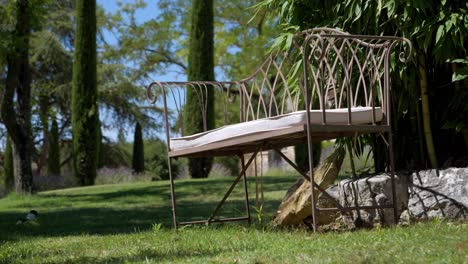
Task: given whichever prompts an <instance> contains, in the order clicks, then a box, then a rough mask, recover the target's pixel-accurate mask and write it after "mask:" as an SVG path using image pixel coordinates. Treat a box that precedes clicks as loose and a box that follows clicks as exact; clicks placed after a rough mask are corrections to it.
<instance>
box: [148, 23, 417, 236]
mask: <svg viewBox="0 0 468 264" xmlns="http://www.w3.org/2000/svg"><path fill="white" fill-rule="evenodd" d="M396 49H399V51H398V52H395V50H396ZM411 53H412V48H411V43H410V41H409V40H407V39H405V38H400V37H393V36H363V35H351V34H348V33H344V32H341V31H339V30H335V29H328V28H317V29H311V30H306V31H303V32H300V33H298V34H296V35H294V37H293V38H292V41H291V43H290V48H289V50H288V52H284V53H283V52H273V53H272V54H271V55H270V56H269V57H268V58H267V59H266V60H265V62H264V63H263V64H262V65H261V66H260V68H259V69H258V70H257V71H256V72H255V73H254V74H252V75H251V76H250V77H248V78H245V79H243V80H240V81H235V82H217V81H209V82H208V81H199V82H198V81H196V82H193V81H192V82H153V83H151V84H150V85H149V86H148V89H147V96H148V98H149V100H150V101H151V102H152V103H155V102H156V101H158V100H161V101H162V104H163V105H164V125H165V131H166V140H167V150H168V162H169V175H170V188H171V203H172V217H173V224H174V227H176V228H177V226H179V225H185V224H210V223H214V222H227V221H247V222H249V223H250V220H251V216H250V205H249V196H248V195H249V194H248V191H247V179H246V170H247V168H248V167H249V166H250V164H251V163H252V162H253V160H254V158H255V156H256V154H257V153H259V152H260V151H263V150H274V151H276V152H277V153H278V154H279V155H280V156H281V157H282V158H283V159H284V160H285V161H286V162H287V163H289V164H290V165H291V166H292V167H293V168H294V169H295V170H297V171H298V172H299V173H300V174H301V175H302V176H303V177H304V178H305V179H307V180H308V181H310V182H312V184H311V192H312V195H311V204H312V225H313V229H314V231H316V230H317V219H316V216H317V212H318V211H340V212H342V213H346V212H349V211H353V210H366V209H393V217H394V221H397V216H398V212H397V206H396V204H397V197H396V194H395V172H394V159H393V146H392V144H393V143H392V130H391V107H390V106H391V98H390V78H389V75H390V63H398V62H406V61H407V60H408V59H409V58H410V56H411ZM185 89H194V91H195V94H196V95H197V98H198V102H199V110H200V114H201V116H202V118H203V127H204V133H201V134H197V135H186V134H184V131H185V129H184V124H183V120H184V118H183V115H184V114H186V113H185V111H184V110H185V109H184V105H185ZM209 89H214V91H215V96H216V100H217V101H221V100H222V102H223V103H224V104H223V106H224V108H223V109H224V124H223V125H224V126H222V125H219V126H218V128H216V129H212V130H208V128H207V108H208V102H207V100H206V98H207V96H208V90H209ZM159 95H160V96H159ZM229 105H236V108H237V109H238V111H236V113H237V114H238V116H237V114H236V113H233V111H232V107H231V108H229ZM169 106H171V108H172V109H170V107H169ZM174 112H175V114H176V116H177V120H178V122H179V131H178V132H173V131H171V122H170V121H171V120H170V118H169V116H170V115H171V114H172V113H174ZM359 112H361V114H359ZM291 117H293V118H295V119H294V120H296V119H297V118H299V119H298V120H300V121H297V120H296V121H294V122H293V123H288V122H292V121H291ZM235 119H237V120H235ZM275 122H276V123H275ZM257 123H260V125H257V127H255V125H256V124H257ZM265 127H270V128H269V129H265ZM369 133H374V134H378V135H380V136H381V138H382V139H383V140H384V142H385V144H386V146H387V151H388V159H389V160H388V161H389V167H388V170H389V174H390V177H391V186H392V204H391V205H375V206H354V207H343V206H342V205H340V203H339V202H338V201H336V200H335V199H333V198H332V197H331V196H330V195H329V194H328V193H327V192H326V191H325V190H324V189H323V188H321V187H320V186H319V185H318V184H317V183H316V182H315V181H314V175H313V170H310V173H306V172H304V171H301V170H300V169H299V167H298V166H297V165H296V164H295V163H294V162H293V161H291V160H290V159H289V158H288V157H286V156H285V155H284V154H283V153H282V152H281V151H280V148H283V147H286V146H293V145H298V144H307V146H308V154H309V155H308V162H309V168H312V167H313V164H312V160H313V156H312V155H313V154H312V153H313V152H312V148H313V143H314V142H320V141H322V140H328V139H334V138H338V137H347V136H356V135H360V134H369ZM248 153H253V155H251V157H250V158H249V159H248V160H247V161H245V160H244V155H245V154H248ZM215 156H238V157H239V158H240V161H241V171H240V173H239V174H238V175H237V177H236V178H235V179H234V181H233V183H232V185H231V186H230V188H229V189H228V191H227V192H226V194H225V195H224V197H223V198H222V199H221V201H220V202H219V204H218V205H217V206H216V208H215V209H214V211H213V213H212V214H211V215H210V216H209V217H208V218H207V220H202V221H190V222H178V221H177V214H176V194H175V191H174V175H173V172H172V171H171V167H172V159H174V158H178V157H215ZM241 179H243V182H244V192H245V207H246V216H245V217H237V218H222V219H219V218H216V216H217V213H218V212H219V210H220V209H221V207H222V205H223V204H224V202H225V201H226V199H227V198H228V197H229V195H230V194H231V192H232V191H233V189H234V187H235V186H236V185H237V183H238V182H239V181H240V180H241ZM316 191H319V192H321V193H323V194H324V195H325V196H326V197H328V198H329V199H331V201H333V203H334V204H335V205H336V207H334V208H317V206H316V203H315V202H316V201H315V200H314V199H315V198H314V197H315V195H314V194H315V192H316Z"/></svg>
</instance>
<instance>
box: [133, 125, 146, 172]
mask: <svg viewBox="0 0 468 264" xmlns="http://www.w3.org/2000/svg"><path fill="white" fill-rule="evenodd" d="M132 169H133V172H134V173H141V172H143V171H144V170H145V156H144V149H143V137H142V135H141V126H140V123H138V122H137V123H136V126H135V137H134V141H133V158H132Z"/></svg>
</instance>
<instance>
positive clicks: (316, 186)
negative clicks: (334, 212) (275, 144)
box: [273, 149, 344, 212]
mask: <svg viewBox="0 0 468 264" xmlns="http://www.w3.org/2000/svg"><path fill="white" fill-rule="evenodd" d="M273 150H274V151H276V153H278V154H279V155H280V156H281V158H283V159H284V160H285V161H286V162H287V163H288V164H289V165H291V167H293V168H294V169H295V170H296V171H297V172H298V173H299V174H301V176H302V177H304V179H306V180H307V181H309V182H310V178H309V176H307V174H306V173H304V172H303V171H302V170H301V169H300V168H299V167H298V166H297V165H296V164H295V163H294V162H293V161H292V160H290V159H289V158H288V157H286V155H284V154H283V152H281V151H280V150H279V149H273ZM314 187H315V188H317V189H318V190H319V191H320V192H321V193H323V195H325V197H327V198H328V199H329V200H330V201H331V202H332V203H334V204H335V205H336V207H338V208H340V209H343V206H341V204H340V203H339V202H337V201H336V200H335V198H333V197H332V196H331V195H330V194H329V193H327V191H326V190H324V189H323V188H322V187H320V185H318V184H317V183H315V182H314ZM343 212H344V211H343Z"/></svg>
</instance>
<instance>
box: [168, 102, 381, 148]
mask: <svg viewBox="0 0 468 264" xmlns="http://www.w3.org/2000/svg"><path fill="white" fill-rule="evenodd" d="M310 113H311V123H312V124H315V125H319V124H321V123H322V110H311V111H310ZM382 117H383V114H382V109H381V108H380V107H375V122H380V121H381V120H382ZM326 121H327V125H346V124H348V109H347V108H341V109H327V110H326ZM351 122H352V124H353V125H362V124H369V123H372V107H355V108H351ZM305 123H306V111H305V110H303V111H297V112H292V113H288V114H285V115H279V116H274V117H270V118H263V119H257V120H253V121H248V122H243V123H238V124H233V125H227V126H223V127H220V128H216V129H213V130H209V131H206V132H202V133H198V134H194V135H191V136H185V137H178V138H171V141H170V147H171V151H173V150H180V149H185V148H193V147H197V146H202V145H206V144H210V143H214V142H220V141H223V140H227V139H232V138H236V137H242V136H246V135H252V134H255V133H263V132H268V131H273V130H278V129H285V128H289V127H293V126H297V125H303V124H305Z"/></svg>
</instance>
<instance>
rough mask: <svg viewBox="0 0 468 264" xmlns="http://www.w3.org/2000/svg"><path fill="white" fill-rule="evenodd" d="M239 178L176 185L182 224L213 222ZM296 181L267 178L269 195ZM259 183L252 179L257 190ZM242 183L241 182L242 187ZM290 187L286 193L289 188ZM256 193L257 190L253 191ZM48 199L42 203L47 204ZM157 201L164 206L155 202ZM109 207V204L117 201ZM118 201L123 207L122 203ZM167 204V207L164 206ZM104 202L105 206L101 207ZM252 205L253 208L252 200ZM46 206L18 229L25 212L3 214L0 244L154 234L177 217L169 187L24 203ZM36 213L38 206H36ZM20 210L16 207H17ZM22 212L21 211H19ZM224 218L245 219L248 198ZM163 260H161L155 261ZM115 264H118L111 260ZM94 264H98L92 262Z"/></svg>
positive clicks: (230, 206) (237, 199)
mask: <svg viewBox="0 0 468 264" xmlns="http://www.w3.org/2000/svg"><path fill="white" fill-rule="evenodd" d="M233 180H234V179H233V178H226V179H216V180H203V181H176V186H177V188H178V189H179V192H178V198H180V200H179V202H178V204H177V213H178V221H188V220H200V219H207V218H208V217H209V216H210V214H211V213H212V211H213V209H214V208H215V207H216V205H217V204H218V202H219V200H221V198H222V196H223V195H224V193H225V191H226V190H227V189H228V188H229V186H230V184H231V183H232V181H233ZM294 180H295V179H294V178H291V177H275V178H272V177H267V178H264V183H265V188H264V190H265V192H269V191H274V190H284V191H286V189H287V187H289V184H290V183H291V182H293V181H294ZM254 181H255V179H254V178H250V179H249V185H253V183H254ZM240 186H242V183H239V186H238V187H240ZM285 186H286V188H285ZM250 189H252V186H250ZM200 194H201V195H203V194H206V195H212V196H213V197H216V198H212V197H211V198H208V199H207V200H204V201H200V200H193V199H191V197H193V196H194V195H200ZM126 197H137V198H138V199H139V200H138V199H137V200H133V201H130V202H129V201H128V199H127V198H126ZM41 199H42V200H41ZM156 199H158V200H159V202H152V201H155V200H156ZM113 200H114V203H110V204H109V205H108V206H106V204H105V202H106V201H113ZM116 201H117V202H116ZM161 201H163V202H161ZM74 203H76V204H78V203H81V204H82V205H83V204H84V205H85V206H84V208H80V207H77V208H76V207H72V206H70V205H73V204H74ZM99 203H104V204H99ZM279 203H280V200H277V199H276V200H267V201H265V205H264V210H263V211H264V212H274V211H275V210H276V208H277V206H278V205H279ZM250 204H251V205H252V204H253V199H252V196H251V199H250ZM38 205H39V206H41V207H42V208H46V209H44V210H40V216H39V219H38V221H37V223H26V224H23V225H18V226H17V225H15V223H16V221H17V220H18V218H19V217H22V216H24V211H22V209H18V211H16V210H15V211H10V212H5V213H3V212H2V213H0V230H2V231H1V232H0V243H1V241H15V240H21V239H25V238H28V237H58V236H73V235H82V234H90V235H92V234H100V235H106V234H128V233H135V232H142V231H146V230H150V229H151V228H152V225H153V224H156V223H161V224H163V225H164V226H165V227H168V228H170V227H171V226H172V213H171V206H170V191H169V184H159V185H155V186H145V187H136V188H134V189H132V188H131V187H130V188H129V189H125V190H121V191H115V192H109V191H97V192H95V193H92V192H91V191H90V192H89V193H73V192H71V193H68V192H64V193H62V192H57V193H51V194H49V193H45V194H41V195H39V196H38V197H37V199H36V197H34V198H32V200H31V201H28V200H26V201H25V203H24V204H21V207H22V208H27V206H36V207H37V206H38ZM31 208H34V207H31ZM15 209H16V208H15ZM19 210H21V212H20V211H19ZM251 212H252V218H253V219H255V218H256V215H255V214H256V213H255V210H253V208H252V207H251ZM218 215H219V217H240V216H245V215H246V213H245V201H244V196H243V193H242V195H239V193H237V194H235V195H233V197H230V198H229V199H228V201H227V202H226V204H225V206H224V207H223V209H222V210H221V211H220V212H219V214H218ZM153 257H158V256H153ZM109 261H110V262H112V261H113V260H109ZM91 262H94V261H91Z"/></svg>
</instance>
